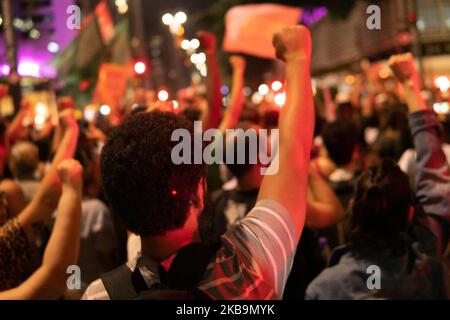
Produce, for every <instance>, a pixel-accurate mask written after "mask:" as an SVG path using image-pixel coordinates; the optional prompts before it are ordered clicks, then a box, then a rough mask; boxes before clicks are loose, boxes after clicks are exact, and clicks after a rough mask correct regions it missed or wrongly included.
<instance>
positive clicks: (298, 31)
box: [273, 25, 311, 62]
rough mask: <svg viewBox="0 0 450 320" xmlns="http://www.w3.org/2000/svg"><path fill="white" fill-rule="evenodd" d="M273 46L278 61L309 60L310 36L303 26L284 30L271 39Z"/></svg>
mask: <svg viewBox="0 0 450 320" xmlns="http://www.w3.org/2000/svg"><path fill="white" fill-rule="evenodd" d="M273 46H274V47H275V50H276V55H277V58H278V59H281V60H283V61H286V62H288V61H291V60H295V59H307V60H308V61H309V60H310V59H311V34H310V32H309V30H308V29H307V28H306V27H304V26H300V25H298V26H290V27H286V28H284V29H283V30H282V31H281V32H279V33H277V34H275V35H274V37H273Z"/></svg>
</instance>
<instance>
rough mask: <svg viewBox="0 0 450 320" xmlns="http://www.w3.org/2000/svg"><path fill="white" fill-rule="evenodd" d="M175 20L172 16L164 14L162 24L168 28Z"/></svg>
mask: <svg viewBox="0 0 450 320" xmlns="http://www.w3.org/2000/svg"><path fill="white" fill-rule="evenodd" d="M174 20H175V18H174V17H173V15H171V14H170V13H166V14H164V15H163V16H162V22H163V23H164V24H165V25H166V26H169V25H171V24H172V23H173V22H174Z"/></svg>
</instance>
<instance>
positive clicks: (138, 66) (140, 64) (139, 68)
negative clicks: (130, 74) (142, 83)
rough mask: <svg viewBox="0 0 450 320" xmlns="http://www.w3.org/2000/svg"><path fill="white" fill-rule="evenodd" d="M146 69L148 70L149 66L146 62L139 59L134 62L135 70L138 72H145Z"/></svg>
mask: <svg viewBox="0 0 450 320" xmlns="http://www.w3.org/2000/svg"><path fill="white" fill-rule="evenodd" d="M146 70H147V66H146V65H145V63H144V62H142V61H138V62H136V63H135V64H134V71H135V72H136V73H137V74H144V73H145V71H146Z"/></svg>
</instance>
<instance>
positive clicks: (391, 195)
mask: <svg viewBox="0 0 450 320" xmlns="http://www.w3.org/2000/svg"><path fill="white" fill-rule="evenodd" d="M411 196H412V194H411V190H410V187H409V182H408V177H407V176H406V175H405V174H404V173H403V172H402V171H401V170H400V168H399V167H398V166H397V165H396V164H395V162H393V161H392V160H387V159H386V160H383V162H382V163H381V165H380V166H377V167H372V168H370V169H368V170H367V171H365V172H364V173H363V174H361V176H360V177H359V178H358V181H357V183H356V187H355V192H354V197H353V200H352V202H351V205H350V209H351V217H350V238H351V241H352V242H354V243H356V244H358V243H367V241H366V240H368V241H369V242H370V241H371V240H374V239H376V240H384V241H387V242H389V241H390V240H393V239H396V238H397V236H398V235H399V234H400V232H402V231H404V229H405V227H406V225H407V222H408V214H409V209H410V205H411V201H412V200H411Z"/></svg>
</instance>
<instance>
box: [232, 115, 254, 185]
mask: <svg viewBox="0 0 450 320" xmlns="http://www.w3.org/2000/svg"><path fill="white" fill-rule="evenodd" d="M254 126H256V125H255V124H253V123H251V122H248V121H244V122H240V123H238V124H237V126H236V129H241V130H243V131H244V135H245V132H246V131H247V130H248V129H252V127H254ZM242 138H244V139H245V140H244V141H245V142H244V148H245V149H244V150H239V151H237V150H238V139H242ZM257 139H258V138H257ZM224 141H225V143H224V144H223V156H224V159H226V154H227V152H231V151H233V163H229V162H226V166H227V168H228V170H230V171H231V173H232V174H233V175H234V176H235V177H237V178H241V177H243V176H244V175H245V174H246V173H247V172H249V171H250V170H251V169H252V167H253V166H254V165H255V164H256V163H250V159H251V158H250V156H252V157H255V158H256V161H258V160H259V157H258V150H259V143H258V145H257V148H256V150H254V151H256V154H255V155H250V138H249V137H247V136H245V137H244V136H243V135H241V134H238V135H237V136H235V137H233V138H230V137H226V136H225V135H224ZM242 151H244V154H243V156H244V157H243V158H244V161H243V162H244V163H238V155H239V156H242Z"/></svg>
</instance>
